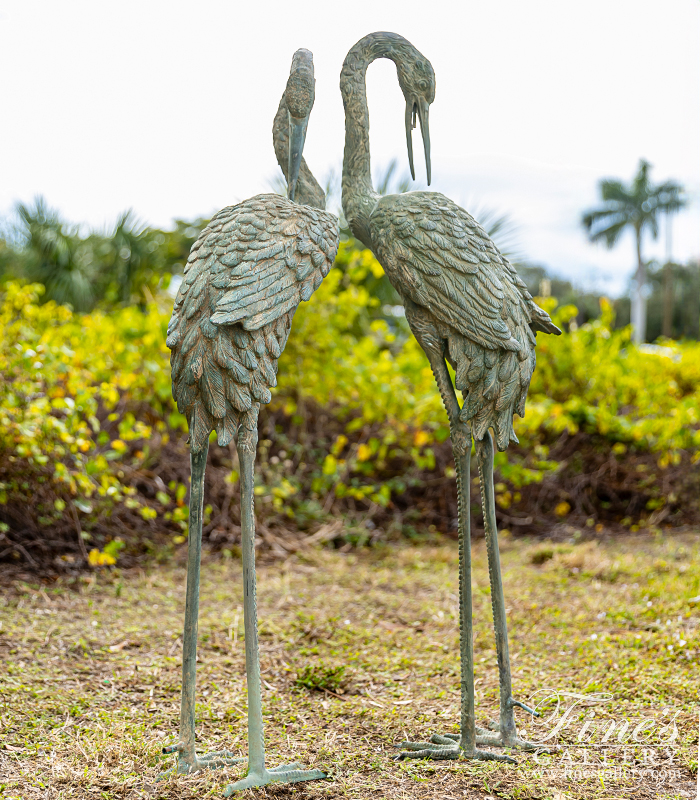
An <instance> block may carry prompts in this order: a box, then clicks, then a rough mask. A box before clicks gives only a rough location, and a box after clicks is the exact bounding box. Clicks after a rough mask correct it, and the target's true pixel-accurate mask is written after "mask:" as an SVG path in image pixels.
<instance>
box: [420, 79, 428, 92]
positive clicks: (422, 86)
mask: <svg viewBox="0 0 700 800" xmlns="http://www.w3.org/2000/svg"><path fill="white" fill-rule="evenodd" d="M418 88H419V89H421V91H423V92H424V91H425V90H426V89H427V88H428V81H418Z"/></svg>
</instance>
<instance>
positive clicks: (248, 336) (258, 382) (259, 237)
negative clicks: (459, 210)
mask: <svg viewBox="0 0 700 800" xmlns="http://www.w3.org/2000/svg"><path fill="white" fill-rule="evenodd" d="M313 102H314V72H313V60H312V55H311V53H310V52H309V51H308V50H297V52H296V53H295V54H294V59H293V61H292V68H291V71H290V76H289V80H288V82H287V86H286V89H285V93H284V95H283V96H282V100H281V102H280V107H279V110H278V112H277V115H276V117H275V124H274V131H273V132H274V138H275V150H276V155H277V158H278V160H279V163H280V166H281V167H282V170H283V172H284V173H285V177H287V180H288V186H289V199H286V198H284V197H281V196H280V195H277V194H261V195H257V196H256V197H253V198H251V199H250V200H246V201H244V202H242V203H239V204H238V205H235V206H228V207H227V208H224V209H222V210H221V211H219V212H218V214H216V215H215V216H214V217H213V218H212V220H211V222H210V223H209V225H208V226H207V227H206V228H205V229H204V230H203V231H202V233H201V235H200V237H199V239H198V240H197V241H196V243H195V244H194V246H193V247H192V251H191V253H190V256H189V259H188V262H187V266H186V267H185V273H184V279H183V281H182V284H181V286H180V289H179V292H178V294H177V298H176V300H175V306H174V308H173V315H172V318H171V320H170V325H169V326H168V339H167V344H168V347H170V349H171V351H172V353H171V365H172V382H173V395H174V397H175V399H176V400H177V406H178V409H179V411H180V412H181V413H182V414H184V415H186V417H187V421H188V425H189V432H190V460H191V474H192V486H191V492H190V533H189V544H188V562H187V598H186V606H185V626H184V633H183V657H182V705H181V712H180V741H179V742H178V744H176V745H173V746H171V747H167V748H164V752H177V753H178V765H177V768H176V771H177V772H180V773H190V772H194V771H197V770H200V769H204V768H207V767H219V766H224V765H227V764H232V763H236V762H239V761H243V760H244V759H240V758H234V755H233V753H230V752H228V751H222V752H217V753H210V754H209V755H205V756H198V755H197V754H196V752H195V732H194V729H195V670H196V653H197V618H198V608H199V571H200V558H201V541H202V505H203V489H204V472H205V468H206V461H207V451H208V448H209V435H210V433H211V432H212V431H216V433H217V436H218V442H219V444H220V445H226V444H228V443H229V442H230V441H232V440H233V439H234V438H235V439H236V445H237V450H238V458H239V462H240V482H241V484H240V485H241V540H242V542H241V544H242V560H243V581H244V607H243V613H244V627H245V654H246V675H247V681H248V750H249V752H248V771H247V774H246V776H245V777H244V778H243V779H242V780H240V781H238V782H237V783H234V784H231V785H229V786H228V787H227V788H226V791H225V794H226V795H227V796H228V795H229V794H231V793H232V792H234V791H236V790H239V789H247V788H250V787H253V786H263V785H265V784H267V783H271V782H279V783H296V782H298V781H306V780H313V779H315V778H323V777H325V775H324V773H323V772H321V771H320V770H317V769H313V770H304V769H302V767H301V765H300V764H285V765H282V766H279V767H275V768H274V769H268V768H266V766H265V745H264V737H263V719H262V694H261V688H260V663H259V650H258V625H257V605H256V580H255V541H254V540H255V521H254V513H253V481H254V471H253V467H254V461H255V452H256V447H257V441H258V431H257V428H258V412H259V410H260V406H261V405H262V404H264V403H269V402H270V399H271V396H270V388H271V387H273V386H275V385H276V374H277V360H278V358H279V357H280V354H281V352H282V350H283V349H284V346H285V344H286V342H287V337H288V336H289V332H290V329H291V326H292V317H293V316H294V312H295V311H296V309H297V306H298V305H299V303H300V302H301V301H302V300H308V299H309V298H310V297H311V295H312V293H313V292H314V291H315V290H316V289H317V288H318V286H319V285H320V283H321V281H322V280H323V278H324V277H325V276H326V275H327V274H328V271H329V269H330V268H331V266H332V264H333V261H334V259H335V254H336V251H337V248H338V220H337V218H336V217H334V216H333V215H332V214H329V213H326V212H325V211H324V208H325V197H324V193H323V191H322V190H321V187H320V186H319V185H318V183H317V182H316V181H315V180H314V178H313V176H312V175H311V173H310V171H309V169H308V167H307V166H306V164H305V162H304V161H303V159H302V155H301V154H302V149H303V146H304V138H305V135H306V127H307V124H308V120H309V115H310V114H311V109H312V107H313ZM295 189H296V198H297V202H293V200H294V197H295ZM312 206H314V207H312ZM173 771H175V770H173Z"/></svg>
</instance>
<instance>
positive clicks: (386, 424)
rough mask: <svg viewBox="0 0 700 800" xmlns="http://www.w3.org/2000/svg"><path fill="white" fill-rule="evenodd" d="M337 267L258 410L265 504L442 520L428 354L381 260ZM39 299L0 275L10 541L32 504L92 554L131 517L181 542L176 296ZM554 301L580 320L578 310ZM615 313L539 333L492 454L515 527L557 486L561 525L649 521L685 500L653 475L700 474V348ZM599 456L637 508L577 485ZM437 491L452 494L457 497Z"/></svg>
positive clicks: (443, 457) (0, 516) (229, 470)
mask: <svg viewBox="0 0 700 800" xmlns="http://www.w3.org/2000/svg"><path fill="white" fill-rule="evenodd" d="M336 264H337V266H336V268H334V269H333V270H332V271H331V272H330V274H329V275H328V277H327V278H326V279H325V280H324V282H323V284H322V285H321V287H320V288H319V290H318V291H317V292H316V293H315V294H314V296H313V297H312V299H311V301H310V302H309V303H303V304H302V305H301V307H300V308H299V310H298V311H297V314H296V317H295V320H294V328H293V332H292V335H291V337H290V340H289V342H288V345H287V348H286V350H285V352H284V353H283V355H282V357H281V358H280V363H279V375H278V381H279V383H278V387H277V389H276V390H275V391H274V392H273V401H272V403H271V405H270V407H269V409H268V410H267V412H266V413H267V416H266V417H265V416H263V418H262V422H261V426H262V428H264V429H263V430H262V431H261V433H262V434H263V435H261V445H260V446H261V458H260V459H259V463H258V486H257V489H256V494H257V495H258V497H259V508H260V512H259V513H261V514H268V515H272V516H273V517H275V518H277V519H282V520H287V523H285V524H289V520H290V519H293V520H294V523H295V524H296V525H297V526H299V527H308V526H309V524H310V523H311V522H313V521H316V520H321V519H323V515H324V514H325V515H328V514H329V513H331V512H332V510H333V509H335V510H336V511H341V512H342V511H343V510H346V511H347V510H349V511H353V510H354V511H357V510H358V509H364V510H365V511H364V512H363V513H365V516H366V515H367V514H370V515H372V514H373V515H375V517H376V518H377V519H378V520H380V521H381V519H388V518H389V517H390V516H391V514H393V515H394V517H395V516H396V513H398V512H400V514H402V515H403V517H402V519H403V521H404V522H405V523H406V525H407V526H408V527H410V526H411V524H412V522H411V520H414V521H417V520H419V518H421V519H423V520H424V521H425V520H428V519H431V518H434V519H436V520H437V519H438V517H439V515H438V516H436V515H437V511H435V512H434V514H433V517H430V513H433V512H430V513H428V511H429V507H432V506H431V504H432V505H433V506H435V504H436V503H437V502H438V501H437V500H436V499H435V498H436V497H437V495H436V494H435V491H433V490H429V489H428V488H427V487H429V486H430V485H433V484H435V482H436V481H437V482H438V484H439V485H440V486H450V490H449V493H448V494H449V495H450V497H451V496H452V495H453V494H454V489H453V484H452V483H451V482H450V483H445V484H440V480H441V477H440V476H444V477H445V478H447V479H449V478H451V477H453V475H454V470H453V465H452V462H451V458H450V453H449V443H448V442H447V438H448V436H449V429H448V427H447V423H446V417H445V413H444V410H443V408H442V406H441V402H440V398H439V395H438V393H437V391H436V388H435V384H434V380H433V377H432V374H431V371H430V368H429V366H428V363H427V360H426V358H425V356H424V354H423V352H422V351H421V349H420V347H419V346H418V344H417V343H416V341H415V339H414V338H413V337H412V336H410V335H408V329H407V327H406V323H405V320H404V319H402V318H401V317H394V316H391V315H390V314H385V313H382V308H381V307H380V303H379V300H378V299H377V298H376V296H375V292H374V291H373V289H372V287H373V286H374V285H376V282H378V281H381V280H382V276H383V271H382V269H381V266H380V265H379V264H378V263H377V262H376V260H375V259H374V258H373V257H372V255H371V253H369V251H366V250H361V251H358V250H357V249H355V248H353V247H352V246H351V245H349V244H347V243H344V244H343V245H341V249H340V252H339V256H338V261H337V262H336ZM373 282H374V283H373ZM42 291H43V287H42V286H41V285H37V284H29V285H26V284H24V285H23V284H20V283H17V282H10V283H7V284H5V285H4V286H2V287H0V535H3V536H6V535H11V536H12V537H13V539H12V541H16V542H19V538H20V535H19V533H18V531H19V530H20V529H27V527H29V528H31V525H29V523H28V522H27V519H29V517H26V519H25V518H23V519H25V521H24V522H22V523H21V524H20V522H19V521H18V520H19V517H18V514H19V513H20V511H18V509H21V510H22V513H25V515H26V514H29V516H30V517H31V521H32V525H34V526H35V527H36V526H38V527H37V530H39V531H40V530H41V529H47V528H49V527H50V526H58V527H59V528H60V525H61V524H62V525H63V526H64V528H65V529H66V530H77V531H78V535H79V536H80V537H82V538H83V539H85V540H92V541H91V542H90V546H91V548H92V549H91V551H90V553H89V554H87V556H86V558H87V559H88V560H89V563H91V564H93V565H95V566H100V565H106V564H111V563H113V562H114V561H115V560H116V558H117V555H118V552H119V548H118V547H116V546H112V545H111V543H113V542H114V541H116V538H117V536H118V535H119V530H120V527H119V526H120V524H121V525H124V524H128V526H130V527H131V528H132V530H133V533H132V539H133V538H134V537H135V538H139V537H140V536H144V535H146V533H148V535H154V532H157V531H158V530H163V531H166V532H170V533H171V534H172V536H173V537H175V538H174V540H175V541H176V542H181V541H184V534H186V531H187V518H188V513H187V511H188V510H187V503H186V493H187V486H186V481H187V477H186V475H187V470H186V467H187V462H186V458H187V455H186V448H185V447H184V445H183V441H184V436H185V432H186V421H185V420H184V419H183V418H182V416H181V415H179V414H178V413H177V410H176V407H175V404H174V402H173V400H172V398H171V394H170V391H171V390H170V369H169V352H168V350H167V348H166V346H165V333H166V328H167V323H168V319H169V316H170V309H171V304H170V302H169V301H167V299H165V298H160V299H158V300H157V301H156V302H153V303H151V304H150V305H149V306H148V307H147V308H146V309H145V310H143V309H139V308H137V307H133V306H132V307H117V308H113V309H110V310H108V311H103V310H96V311H94V312H92V313H91V314H82V315H81V314H76V313H74V312H72V311H71V310H70V309H69V308H67V307H65V306H58V305H56V304H55V303H53V302H48V303H44V304H42V303H41V295H42ZM542 302H543V303H544V304H546V303H549V305H548V310H549V311H550V313H552V315H553V317H554V319H555V320H556V321H557V323H558V324H559V325H560V326H561V327H565V328H566V327H568V323H569V321H570V320H572V319H573V317H574V316H575V314H576V309H575V308H574V307H572V306H565V307H563V308H559V309H556V308H554V303H553V302H552V301H542ZM612 322H613V320H612V309H611V307H610V305H609V304H606V303H604V304H603V307H602V309H601V317H600V319H598V320H596V321H594V322H592V323H589V324H586V325H583V326H581V327H580V328H578V329H572V330H570V331H569V332H567V333H565V334H564V335H563V336H561V337H554V336H546V335H543V334H540V335H539V336H538V367H537V370H536V372H535V376H534V378H533V382H532V387H531V391H530V396H529V400H528V405H527V412H526V416H525V418H524V419H522V420H520V419H519V420H517V422H516V432H517V434H518V436H519V438H520V440H521V445H520V446H519V447H514V448H511V449H510V451H509V452H508V453H507V454H500V453H499V454H498V455H497V469H498V472H499V481H500V482H499V484H498V486H497V487H496V488H497V498H498V503H499V507H500V512H499V513H501V514H502V515H506V516H505V518H506V521H508V519H511V517H512V518H513V519H515V520H516V523H517V519H518V516H517V515H518V513H519V512H518V509H519V508H521V507H522V508H523V513H528V508H529V507H530V506H531V505H532V501H531V498H532V496H534V495H533V494H532V490H530V489H528V487H529V486H537V485H539V484H542V482H543V481H545V485H546V486H548V487H549V488H548V489H547V492H545V493H544V494H542V493H541V492H540V494H538V497H539V498H540V499H539V500H538V502H539V504H540V505H539V506H538V508H539V512H541V513H546V514H550V518H551V519H552V520H555V521H556V520H559V521H560V522H561V521H562V520H571V519H574V518H576V515H577V514H578V516H579V517H581V515H582V514H583V515H584V516H586V515H590V517H589V520H590V519H592V518H593V516H595V515H596V514H597V513H598V512H600V513H603V512H604V511H605V509H606V508H608V507H610V508H611V509H612V511H610V514H612V513H613V511H615V515H616V516H614V518H615V519H617V518H621V517H622V514H623V513H624V514H627V516H625V517H624V518H621V519H620V521H622V522H623V524H628V525H632V524H639V523H640V522H643V521H644V519H643V518H645V517H649V516H650V514H654V513H657V517H658V512H660V510H661V509H663V508H664V506H665V505H666V504H667V502H672V501H673V497H672V495H673V491H669V490H668V487H666V489H664V487H663V480H660V481H659V480H656V473H658V474H659V475H663V473H664V471H666V470H669V469H671V470H673V469H674V468H679V465H687V467H689V468H692V467H693V466H695V467H697V463H698V460H699V458H700V419H699V416H698V415H699V410H698V409H699V408H700V344H698V343H697V342H687V343H674V342H667V343H664V344H663V345H662V346H660V347H650V346H648V347H646V348H645V347H642V348H637V347H635V346H634V345H632V344H631V342H630V339H629V332H628V330H621V331H614V330H613V329H612ZM574 327H575V326H572V328H574ZM321 417H322V418H323V420H325V422H324V423H323V425H320V423H319V419H321ZM266 420H267V421H266ZM309 431H311V433H310V432H309ZM265 437H267V438H265ZM582 437H583V438H582ZM572 442H573V443H574V444H573V445H572V444H571V443H572ZM567 446H569V450H570V451H571V452H569V451H567V450H566V447H567ZM212 449H213V450H215V449H216V448H212ZM166 451H167V457H166V456H164V453H166ZM632 454H634V459H636V460H637V461H635V463H634V470H637V472H638V474H637V472H635V475H634V476H633V479H632V478H629V469H627V467H628V466H629V465H630V464H632V461H634V459H631V455H632ZM225 456H226V454H224V455H222V456H221V457H220V458H219V461H220V462H221V464H224V466H225V469H224V472H223V473H222V475H223V477H222V479H221V481H220V487H221V492H220V494H221V497H222V498H225V503H224V500H223V499H222V500H221V501H220V502H219V500H217V499H216V498H214V502H213V503H212V504H211V505H208V506H207V509H205V525H207V526H208V527H212V529H213V530H217V526H219V528H220V527H221V525H223V524H224V521H225V520H226V519H228V517H230V516H231V514H234V516H235V512H234V510H233V509H234V508H235V504H234V505H233V506H232V504H231V503H232V501H231V496H232V493H233V491H232V490H233V485H234V484H235V483H236V482H237V473H236V472H235V464H234V463H233V461H226V460H225ZM226 457H230V456H226ZM174 458H176V459H179V461H178V463H180V464H181V468H178V469H179V471H175V472H173V471H172V470H171V471H170V472H168V475H167V476H166V475H165V471H162V469H161V467H162V465H163V464H165V463H166V462H171V461H172V460H173V459H174ZM640 458H641V459H642V461H643V463H642V462H639V459H640ZM628 462H629V463H628ZM637 462H639V463H637ZM605 464H609V465H613V466H614V465H617V467H616V468H619V469H620V470H623V471H624V470H625V469H627V472H625V475H626V476H627V477H626V478H625V480H626V481H627V483H628V484H629V486H630V487H632V488H630V489H629V491H630V492H632V494H634V493H635V492H636V493H637V495H639V497H640V498H642V499H641V500H640V501H639V502H641V506H640V507H639V508H636V507H635V506H634V503H635V502H636V503H637V505H638V506H639V502H637V501H636V500H635V501H634V502H632V501H630V503H631V506H630V507H631V508H632V512H629V513H628V512H626V511H625V512H623V511H620V510H619V508H621V507H622V506H620V505H619V503H617V500H615V498H612V499H611V500H610V501H609V502H608V500H605V499H601V498H603V497H604V494H601V493H600V492H598V490H597V489H596V488H595V486H594V485H593V484H590V481H589V483H586V481H585V480H582V479H581V480H579V479H578V478H577V479H576V480H579V484H580V485H581V486H584V484H585V486H587V487H589V488H587V489H586V491H588V495H586V497H585V498H584V499H583V500H581V498H578V497H577V496H575V491H576V490H575V489H574V488H572V487H574V486H575V485H578V484H576V481H575V480H574V477H575V475H584V476H585V475H586V474H587V473H588V472H590V471H591V470H593V469H594V468H595V470H598V469H601V470H604V469H605ZM159 465H160V466H159ZM592 465H593V466H592ZM610 468H611V469H612V466H611V467H610ZM630 468H631V467H630ZM684 469H685V468H684ZM577 471H578V472H577ZM686 471H690V470H686ZM161 472H162V475H163V476H165V477H164V478H163V477H161ZM171 473H172V474H171ZM601 474H602V473H601ZM436 475H437V477H435V476H436ZM566 475H570V477H571V480H569V483H567V482H566V480H568V478H567V479H566V480H565V476H566ZM166 479H167V480H166ZM630 481H631V483H630ZM144 482H146V483H148V486H149V489H148V491H145V490H144V489H143V485H144ZM627 483H626V484H625V486H627ZM569 484H570V485H569ZM589 484H590V486H589ZM435 485H437V484H435ZM227 487H228V488H227ZM562 487H564V488H562ZM566 487H568V488H566ZM591 487H592V488H591ZM431 491H433V494H430V492H431ZM436 491H439V492H441V493H442V494H441V497H442V498H443V499H444V497H445V496H446V495H445V490H444V489H440V490H436ZM625 491H626V490H625ZM596 492H598V494H596ZM528 493H529V494H528ZM236 494H237V492H236ZM637 495H634V496H635V497H636V496H637ZM630 496H631V495H630ZM543 497H544V500H543V499H542V498H543ZM528 498H530V499H528ZM596 498H597V499H596ZM669 498H670V500H669ZM443 499H441V500H440V501H439V502H440V503H443V505H444V502H443ZM676 499H677V498H676ZM445 502H446V501H445ZM451 502H452V501H450V503H451ZM528 503H530V506H528ZM606 503H608V505H607V506H606V505H605V504H606ZM630 503H628V505H630ZM520 504H524V505H522V506H521V505H520ZM616 504H617V505H616ZM545 506H546V507H545ZM618 506H619V508H618ZM452 507H453V506H452V505H450V506H449V508H448V509H447V511H445V510H443V511H441V512H440V514H442V517H441V518H443V519H444V518H445V514H450V513H452V512H451V510H450V509H452ZM390 508H393V511H391V512H389V510H388V509H390ZM445 508H447V507H445ZM382 509H387V511H385V512H382ZM426 509H428V510H426ZM616 509H617V510H616ZM30 511H31V514H30ZM382 513H385V517H384V518H382V516H381V514H382ZM684 513H685V511H684ZM693 513H695V512H694V511H693ZM124 514H127V516H126V517H125V516H124ZM426 514H427V516H426ZM110 515H114V517H113V518H114V524H113V526H112V528H110V526H109V524H107V522H105V520H109V519H110ZM120 515H121V516H120ZM421 515H422V516H421ZM513 515H515V516H513ZM531 516H532V515H531ZM628 517H629V520H628V521H627V522H625V520H627V519H628ZM127 518H128V523H127V522H125V520H127ZM611 518H612V517H611ZM533 519H534V517H533ZM119 520H121V523H119ZM595 522H597V519H596V520H594V523H595ZM382 524H383V523H382ZM508 524H510V523H508ZM533 524H534V523H533ZM587 524H590V522H589V523H587ZM23 526H24V528H23ZM443 527H445V526H443ZM8 531H9V534H8ZM97 531H102V532H101V533H99V534H98V533H97ZM65 535H66V536H68V535H69V534H67V533H66V534H65ZM72 535H73V537H74V538H75V533H73V534H72ZM37 536H38V534H37ZM93 537H94V538H93ZM360 538H361V537H360ZM80 544H81V545H82V550H83V551H84V555H85V554H86V553H87V550H86V549H85V545H84V544H83V543H82V542H80ZM93 545H99V546H100V547H101V548H102V549H100V547H96V546H95V547H93ZM73 546H74V545H73Z"/></svg>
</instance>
